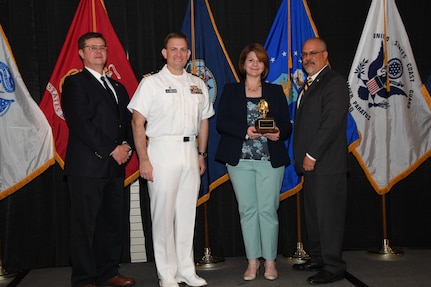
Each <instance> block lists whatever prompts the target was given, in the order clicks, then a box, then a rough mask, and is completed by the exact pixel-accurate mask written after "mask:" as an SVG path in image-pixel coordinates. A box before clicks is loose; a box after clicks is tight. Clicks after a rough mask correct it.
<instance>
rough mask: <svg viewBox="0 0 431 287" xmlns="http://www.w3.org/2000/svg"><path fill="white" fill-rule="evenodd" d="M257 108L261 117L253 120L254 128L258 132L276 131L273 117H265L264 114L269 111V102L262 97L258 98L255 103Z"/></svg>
mask: <svg viewBox="0 0 431 287" xmlns="http://www.w3.org/2000/svg"><path fill="white" fill-rule="evenodd" d="M257 110H258V111H259V113H261V114H262V117H261V118H259V119H257V120H256V122H255V126H256V130H257V132H258V133H261V134H265V133H276V132H277V129H276V128H275V121H274V119H273V118H267V117H266V115H267V114H268V112H269V104H268V102H267V101H265V100H264V99H262V100H260V102H259V103H258V104H257Z"/></svg>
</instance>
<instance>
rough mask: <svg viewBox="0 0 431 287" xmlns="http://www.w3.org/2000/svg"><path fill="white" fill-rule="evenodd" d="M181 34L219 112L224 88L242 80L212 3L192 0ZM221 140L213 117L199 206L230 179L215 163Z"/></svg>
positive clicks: (190, 67) (193, 70)
mask: <svg viewBox="0 0 431 287" xmlns="http://www.w3.org/2000/svg"><path fill="white" fill-rule="evenodd" d="M192 20H193V21H192ZM193 24H194V25H193ZM181 32H183V33H184V34H185V35H186V36H187V38H188V39H189V44H190V48H191V50H192V58H191V61H189V63H188V64H187V66H186V70H187V71H189V72H191V73H193V74H195V75H197V76H199V77H201V78H202V79H203V80H204V81H205V83H206V84H207V86H208V91H209V94H210V97H211V100H212V102H213V105H214V110H215V111H216V113H217V108H218V103H219V98H220V96H221V93H222V92H223V87H224V85H225V84H226V83H231V82H238V81H239V78H238V75H237V74H236V72H235V69H234V68H233V65H232V63H231V60H230V58H229V56H228V54H227V52H226V49H225V47H224V44H223V41H222V39H221V36H220V34H219V32H218V30H217V26H216V24H215V22H214V17H213V15H212V12H211V8H210V6H209V3H208V1H205V0H190V2H189V4H188V6H187V9H186V14H185V16H184V21H183V25H182V27H181ZM219 139H220V134H219V133H218V132H217V130H216V117H212V118H210V119H209V138H208V158H207V159H208V161H207V170H206V172H205V174H204V175H203V176H202V184H201V190H200V192H199V199H198V205H200V204H202V203H203V202H205V201H207V200H208V199H209V196H210V192H211V191H212V190H214V189H215V188H216V187H218V186H219V185H221V184H222V183H224V182H226V181H227V180H228V179H229V176H228V175H227V170H226V167H225V165H224V164H222V163H219V162H216V161H215V153H216V149H217V145H218V142H219Z"/></svg>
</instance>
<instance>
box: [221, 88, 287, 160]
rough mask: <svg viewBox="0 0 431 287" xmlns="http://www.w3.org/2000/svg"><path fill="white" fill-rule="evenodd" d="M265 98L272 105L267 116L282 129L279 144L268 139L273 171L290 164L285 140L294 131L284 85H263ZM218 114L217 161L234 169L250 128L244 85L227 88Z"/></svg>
mask: <svg viewBox="0 0 431 287" xmlns="http://www.w3.org/2000/svg"><path fill="white" fill-rule="evenodd" d="M262 97H263V98H264V99H265V100H266V101H267V102H268V104H269V113H268V114H267V117H270V118H274V120H275V123H276V125H277V127H278V128H279V130H280V139H279V140H278V141H271V140H268V149H269V154H270V158H271V159H270V160H271V165H272V167H274V168H275V167H280V166H283V165H284V166H286V165H288V164H289V163H290V159H289V155H288V153H287V149H286V146H285V144H284V141H285V140H286V139H287V138H288V137H289V136H290V133H291V132H292V124H291V121H290V114H289V106H288V103H287V99H286V96H285V95H284V93H283V89H282V88H281V86H279V85H275V84H270V83H266V82H262ZM216 115H217V123H216V127H217V130H218V132H219V133H220V135H221V136H220V141H219V144H218V147H217V152H216V155H215V159H216V160H217V161H219V162H222V163H228V164H230V165H233V166H235V165H237V164H238V162H239V160H240V159H241V158H242V151H241V149H242V143H243V142H244V140H245V135H246V134H247V128H248V124H247V98H246V94H245V83H244V82H240V83H231V84H227V85H225V87H224V89H223V93H222V95H221V97H220V101H219V104H218V108H217V111H216Z"/></svg>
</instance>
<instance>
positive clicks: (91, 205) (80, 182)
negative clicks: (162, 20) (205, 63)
mask: <svg viewBox="0 0 431 287" xmlns="http://www.w3.org/2000/svg"><path fill="white" fill-rule="evenodd" d="M78 49H79V56H80V57H81V59H82V61H83V64H84V69H82V71H81V72H79V73H77V74H74V75H72V76H69V77H67V78H66V79H65V81H64V85H63V92H62V108H63V111H64V115H65V118H66V121H67V124H68V127H69V141H68V145H67V151H66V158H65V169H64V171H65V175H66V176H67V184H68V189H69V196H70V208H71V209H70V232H71V235H70V247H71V249H70V258H71V264H72V278H71V281H72V286H73V287H77V286H86V287H90V286H95V284H104V285H109V286H132V285H134V284H135V281H134V279H133V278H127V277H124V276H122V275H121V274H119V273H118V271H117V266H118V264H119V263H120V259H121V252H122V238H123V233H122V225H123V216H124V212H123V205H124V204H123V202H124V200H123V198H124V177H125V164H126V163H127V161H128V159H129V157H130V155H131V145H133V136H132V130H131V122H130V121H131V113H130V112H129V111H128V109H127V104H128V103H129V96H128V94H127V91H126V89H125V87H124V86H123V85H122V84H120V83H119V82H117V81H114V80H112V79H109V78H107V77H106V75H105V71H104V68H105V64H106V59H107V46H106V41H105V39H104V37H103V35H102V34H100V33H86V34H84V35H82V36H81V37H80V38H79V40H78ZM102 77H103V80H102ZM105 85H106V88H105Z"/></svg>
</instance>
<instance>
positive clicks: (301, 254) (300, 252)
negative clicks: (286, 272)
mask: <svg viewBox="0 0 431 287" xmlns="http://www.w3.org/2000/svg"><path fill="white" fill-rule="evenodd" d="M296 234H297V242H296V250H295V252H294V253H293V255H292V256H290V257H288V259H289V260H298V261H305V260H308V259H310V256H309V255H308V254H307V252H305V250H304V247H303V244H302V236H301V197H300V192H299V191H298V192H297V193H296Z"/></svg>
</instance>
